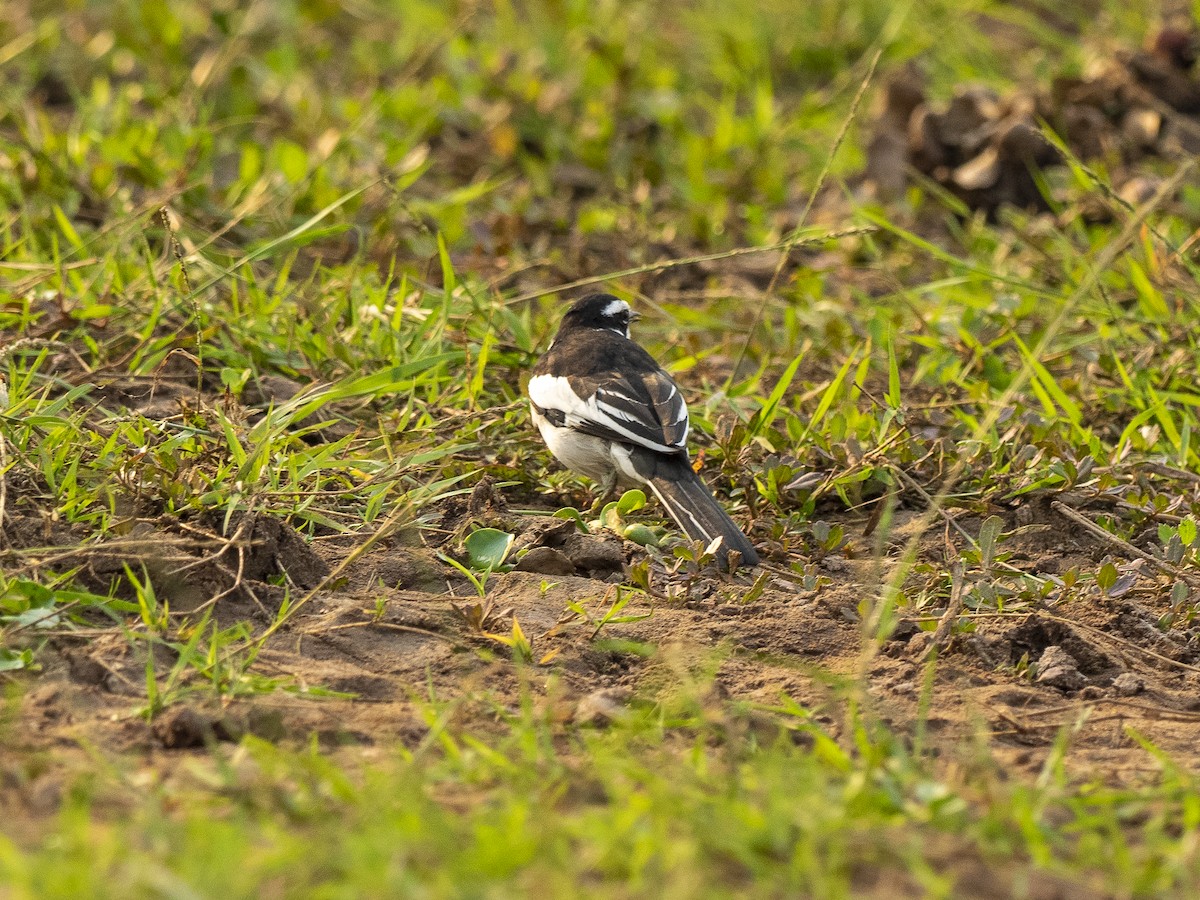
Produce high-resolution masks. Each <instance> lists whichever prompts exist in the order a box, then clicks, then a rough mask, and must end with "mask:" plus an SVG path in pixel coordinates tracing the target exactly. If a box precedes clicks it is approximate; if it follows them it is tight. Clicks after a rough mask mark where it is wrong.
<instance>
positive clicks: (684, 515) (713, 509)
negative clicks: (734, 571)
mask: <svg viewBox="0 0 1200 900" xmlns="http://www.w3.org/2000/svg"><path fill="white" fill-rule="evenodd" d="M663 469H664V467H663V466H659V471H658V472H656V473H655V476H654V477H653V478H651V479H650V482H649V483H650V489H651V490H652V491H654V496H656V497H657V498H658V501H659V502H660V503H661V504H662V505H663V506H664V507H665V508H666V510H667V512H668V513H669V514H670V516H671V518H672V519H674V520H675V524H676V525H678V526H679V527H680V528H681V529H683V531H684V533H685V534H686V535H687V536H688V537H689V538H691V539H692V540H693V541H704V543H705V544H710V543H712V542H713V541H714V540H716V539H717V538H718V537H720V538H723V541H722V550H721V552H720V553H719V554H718V556H719V558H720V559H721V560H722V561H723V562H725V561H726V560H725V554H727V553H728V552H729V551H731V550H736V551H737V552H738V553H740V554H741V555H742V565H746V566H756V565H758V554H757V553H756V552H755V551H754V547H753V546H752V545H751V543H750V541H749V540H748V539H747V538H746V535H744V534H743V533H742V530H741V529H740V528H738V526H737V523H735V522H734V521H733V519H731V518H729V514H728V513H726V512H725V510H724V509H723V508H722V507H721V504H720V503H718V502H717V500H716V498H715V497H714V496H713V495H712V493H711V492H710V491H709V489H708V487H707V486H705V484H704V482H703V481H701V480H700V476H699V475H697V474H696V473H695V472H694V471H693V470H692V467H691V466H690V465H688V463H687V462H686V461H685V460H681V461H680V462H679V464H678V465H676V466H672V467H670V469H669V470H667V471H663ZM723 568H724V567H723Z"/></svg>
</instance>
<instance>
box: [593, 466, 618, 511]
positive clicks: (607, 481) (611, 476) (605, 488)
mask: <svg viewBox="0 0 1200 900" xmlns="http://www.w3.org/2000/svg"><path fill="white" fill-rule="evenodd" d="M616 499H617V470H616V469H613V470H612V471H611V472H609V473H608V474H607V475H606V476H604V480H603V481H601V482H600V496H598V497H597V498H596V501H595V502H594V503H593V504H592V509H591V511H592V512H593V513H596V512H599V511H600V510H602V509H604V504H606V503H611V502H612V501H613V500H616Z"/></svg>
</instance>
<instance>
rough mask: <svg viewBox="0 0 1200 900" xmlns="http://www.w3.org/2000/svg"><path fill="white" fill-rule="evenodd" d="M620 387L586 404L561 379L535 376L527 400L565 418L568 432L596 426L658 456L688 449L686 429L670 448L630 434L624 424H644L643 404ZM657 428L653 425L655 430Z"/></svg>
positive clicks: (599, 395)
mask: <svg viewBox="0 0 1200 900" xmlns="http://www.w3.org/2000/svg"><path fill="white" fill-rule="evenodd" d="M617 302H623V301H617ZM619 385H620V382H615V383H614V384H613V385H612V386H611V387H608V386H606V387H605V388H603V389H602V390H600V391H597V392H596V394H595V395H593V396H592V397H591V398H589V399H588V400H584V399H583V398H582V397H580V396H579V395H578V394H576V393H575V390H574V389H573V388H572V387H571V384H570V382H569V381H567V379H566V378H564V377H562V376H561V375H537V376H535V377H533V378H531V379H529V399H530V400H532V401H533V402H534V403H536V404H537V405H538V406H540V407H541V408H542V409H556V410H558V411H560V412H561V413H562V414H563V415H564V416H565V417H566V421H565V423H564V424H565V425H566V427H568V428H571V427H576V428H578V427H581V426H586V425H592V426H593V427H597V426H598V427H599V428H601V429H605V430H607V431H611V432H613V434H614V435H615V436H618V437H620V438H623V439H624V440H627V441H629V442H630V443H633V444H637V445H639V446H642V447H646V448H647V449H650V450H657V451H658V452H659V453H678V452H679V451H680V450H681V449H682V448H683V447H685V446H686V445H687V429H686V428H685V429H684V433H683V436H682V438H681V439H680V441H679V443H678V444H672V445H668V444H664V443H663V442H662V441H653V440H649V439H647V437H646V436H645V434H639V433H637V432H635V431H633V430H631V429H630V428H629V427H628V425H626V424H625V423H630V424H633V423H639V422H644V421H645V419H644V418H643V417H640V416H638V415H637V412H638V410H637V407H640V406H644V403H643V402H642V401H637V400H636V398H633V397H630V396H629V395H628V394H625V393H624V392H621V391H620V390H619ZM605 394H608V395H609V396H610V397H613V398H614V399H617V400H618V402H619V401H620V400H625V401H627V404H628V405H626V406H625V408H624V409H622V408H620V406H615V405H612V404H609V403H606V402H605V398H604V395H605ZM635 403H636V406H635V405H634V404H635ZM683 417H684V418H685V419H686V417H687V408H686V407H684V408H683ZM657 427H658V426H657V424H656V425H655V428H657Z"/></svg>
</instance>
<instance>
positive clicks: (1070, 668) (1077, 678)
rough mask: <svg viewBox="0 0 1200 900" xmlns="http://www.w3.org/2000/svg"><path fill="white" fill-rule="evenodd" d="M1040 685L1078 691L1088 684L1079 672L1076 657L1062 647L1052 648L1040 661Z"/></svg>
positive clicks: (1047, 649)
mask: <svg viewBox="0 0 1200 900" xmlns="http://www.w3.org/2000/svg"><path fill="white" fill-rule="evenodd" d="M1037 680H1038V684H1045V685H1049V686H1050V687H1056V688H1059V689H1060V690H1064V691H1077V690H1079V689H1080V688H1082V687H1083V686H1084V685H1085V684H1087V679H1086V678H1084V677H1083V673H1082V672H1080V671H1079V665H1078V664H1077V663H1076V662H1075V659H1074V657H1072V656H1071V654H1069V653H1067V651H1066V650H1064V649H1063V648H1062V647H1057V646H1050V647H1047V648H1046V649H1045V650H1044V651H1043V652H1042V658H1041V659H1040V660H1038V677H1037Z"/></svg>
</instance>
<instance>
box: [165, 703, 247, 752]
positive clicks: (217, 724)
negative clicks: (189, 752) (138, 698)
mask: <svg viewBox="0 0 1200 900" xmlns="http://www.w3.org/2000/svg"><path fill="white" fill-rule="evenodd" d="M151 730H152V731H153V732H154V736H155V737H156V738H158V740H159V741H161V742H162V745H163V746H164V747H166V748H167V749H168V750H180V749H185V748H188V747H202V746H204V745H206V744H210V743H213V742H215V741H231V740H237V737H238V734H237V732H238V731H239V729H236V728H231V727H230V725H229V723H228V722H227V721H225V720H224V719H222V718H218V717H216V716H213V715H210V714H208V713H204V712H201V711H200V710H198V709H195V708H194V707H191V706H177V707H174V708H172V709H169V710H167V711H166V712H165V713H163V714H162V715H161V716H159V717H158V718H157V719H155V720H154V725H153V726H152V728H151Z"/></svg>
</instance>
